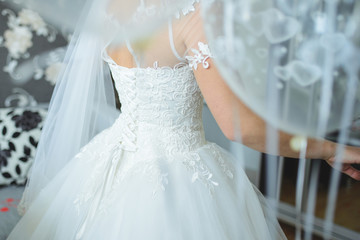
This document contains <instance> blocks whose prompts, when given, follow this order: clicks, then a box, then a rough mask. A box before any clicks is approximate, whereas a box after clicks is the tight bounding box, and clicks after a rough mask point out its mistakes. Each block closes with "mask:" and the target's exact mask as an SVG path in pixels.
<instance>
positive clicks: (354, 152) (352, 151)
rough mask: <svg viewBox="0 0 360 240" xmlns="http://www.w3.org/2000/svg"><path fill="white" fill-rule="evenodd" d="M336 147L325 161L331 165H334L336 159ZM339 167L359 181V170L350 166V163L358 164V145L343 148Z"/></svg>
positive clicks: (359, 149)
mask: <svg viewBox="0 0 360 240" xmlns="http://www.w3.org/2000/svg"><path fill="white" fill-rule="evenodd" d="M335 152H336V148H335V150H334V154H333V155H332V156H330V157H329V158H328V159H325V161H326V162H327V163H328V164H329V165H330V166H332V167H335V165H336V164H335V160H336V157H337V156H336V155H335ZM341 162H342V165H341V168H340V169H337V168H336V169H337V170H339V171H341V172H343V173H345V174H346V175H348V176H350V177H351V178H353V179H355V180H357V181H360V170H357V169H356V168H354V167H353V166H352V164H360V148H358V147H350V146H346V147H345V149H344V154H343V156H341Z"/></svg>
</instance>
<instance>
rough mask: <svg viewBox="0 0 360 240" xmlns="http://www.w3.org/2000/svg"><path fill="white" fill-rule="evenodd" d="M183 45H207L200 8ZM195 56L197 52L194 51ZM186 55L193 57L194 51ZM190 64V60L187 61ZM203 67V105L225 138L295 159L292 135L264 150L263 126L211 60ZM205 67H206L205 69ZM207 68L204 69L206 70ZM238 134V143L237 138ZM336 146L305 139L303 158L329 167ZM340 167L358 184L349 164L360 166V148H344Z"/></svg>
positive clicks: (188, 25)
mask: <svg viewBox="0 0 360 240" xmlns="http://www.w3.org/2000/svg"><path fill="white" fill-rule="evenodd" d="M184 25H185V27H184V28H183V31H182V37H181V38H182V42H183V44H184V45H185V47H186V48H187V49H196V50H199V47H200V46H199V45H198V43H199V42H202V43H206V42H207V40H206V37H205V33H204V31H203V25H202V18H201V15H200V11H199V7H197V10H196V11H195V12H194V13H193V14H192V16H190V17H189V19H188V20H187V22H185V24H184ZM195 52H196V51H195ZM188 53H189V54H190V55H191V54H193V55H194V54H195V53H194V52H193V51H191V50H190V51H188ZM188 60H190V62H191V56H190V59H189V58H188ZM203 60H205V63H206V64H205V65H203V64H202V63H203V62H201V63H199V62H198V63H199V64H197V65H196V66H197V69H196V70H195V69H194V74H195V77H196V80H197V82H198V85H199V87H200V89H201V92H202V94H203V96H204V98H205V100H206V103H207V105H208V107H209V109H210V111H211V113H212V114H213V116H214V118H215V120H216V122H217V123H218V125H219V127H220V129H221V130H222V132H223V133H224V135H225V136H226V137H227V138H229V139H230V140H239V141H241V142H242V143H243V144H244V145H246V146H248V147H250V148H253V149H255V150H257V151H260V152H264V153H269V154H276V155H281V156H285V157H293V158H298V157H299V152H297V151H295V150H293V148H291V146H290V142H291V139H292V138H293V137H294V136H293V135H291V134H288V133H285V132H283V131H278V136H279V137H278V141H279V142H278V146H279V148H278V149H273V150H269V149H267V148H266V123H265V121H264V120H263V119H262V118H260V117H259V116H257V115H256V114H255V113H254V112H252V111H251V110H250V109H249V108H248V107H247V106H246V105H245V104H244V103H243V102H242V101H241V100H240V99H239V98H238V97H237V96H236V95H235V94H234V93H233V92H232V91H231V89H230V88H229V87H228V86H227V84H226V83H225V82H224V81H223V79H222V77H221V75H220V74H219V72H218V70H217V69H216V67H215V63H214V62H213V61H212V59H211V58H206V59H203ZM207 64H208V66H207ZM206 67H207V68H206ZM239 132H240V135H239V136H240V139H237V137H238V136H237V135H236V134H238V133H239ZM337 147H338V145H337V144H336V143H334V142H331V141H327V140H323V139H308V142H307V151H306V152H307V153H306V158H314V159H323V160H326V161H327V162H328V163H329V164H330V165H333V163H334V160H335V154H336V149H337ZM342 161H343V163H344V164H343V166H342V169H340V170H341V171H342V172H344V173H345V174H347V175H349V176H351V177H352V178H354V179H357V180H360V171H359V170H356V169H355V168H353V167H352V166H351V164H355V163H356V164H360V148H356V147H346V148H345V152H344V154H343V159H342Z"/></svg>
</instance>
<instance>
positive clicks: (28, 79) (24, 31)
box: [0, 2, 68, 108]
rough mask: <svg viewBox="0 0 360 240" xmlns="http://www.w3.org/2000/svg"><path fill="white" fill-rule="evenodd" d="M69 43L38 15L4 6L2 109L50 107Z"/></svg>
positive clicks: (0, 14)
mask: <svg viewBox="0 0 360 240" xmlns="http://www.w3.org/2000/svg"><path fill="white" fill-rule="evenodd" d="M67 39H68V34H64V33H62V32H61V30H60V29H55V28H54V27H53V26H50V25H48V24H47V23H46V22H45V21H44V20H43V19H42V18H41V17H40V16H39V15H37V13H35V12H32V11H26V10H25V11H24V9H23V8H20V7H19V8H18V9H14V8H13V7H11V8H10V7H9V6H7V5H6V4H5V3H3V2H0V108H1V107H6V106H9V104H10V105H11V106H21V105H23V106H25V105H37V104H41V103H48V101H49V100H50V97H51V93H52V91H53V88H54V79H55V78H56V73H57V72H58V71H59V69H60V66H61V65H60V63H61V60H62V58H63V54H64V49H65V46H66V45H67V43H68V42H67ZM59 47H62V48H61V49H59ZM16 53H17V54H16ZM16 55H17V56H16ZM9 64H10V65H9ZM11 65H16V67H15V68H13V71H11V70H10V71H9V66H11ZM10 68H11V67H10ZM16 92H17V93H16ZM19 99H22V101H19ZM6 103H7V104H6Z"/></svg>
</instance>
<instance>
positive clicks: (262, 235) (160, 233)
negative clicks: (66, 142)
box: [8, 128, 286, 240]
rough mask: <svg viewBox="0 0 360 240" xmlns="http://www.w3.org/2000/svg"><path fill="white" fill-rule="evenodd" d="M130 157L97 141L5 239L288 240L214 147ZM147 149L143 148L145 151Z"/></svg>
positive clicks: (107, 135)
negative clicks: (169, 153)
mask: <svg viewBox="0 0 360 240" xmlns="http://www.w3.org/2000/svg"><path fill="white" fill-rule="evenodd" d="M155 145H156V143H154V142H153V146H150V145H149V146H148V147H147V150H144V151H143V150H141V149H140V150H138V151H129V150H127V149H126V148H124V147H121V144H120V143H119V142H118V141H117V140H116V136H115V133H114V129H111V128H109V129H107V130H104V131H103V132H101V133H100V134H98V135H97V136H96V137H95V138H94V139H93V140H92V141H91V142H90V143H88V144H87V145H86V146H85V147H83V148H82V150H81V151H80V152H79V153H78V154H77V155H76V156H75V157H74V158H73V159H72V160H71V161H70V162H69V163H68V164H67V165H66V166H65V167H64V169H62V170H61V171H60V173H59V174H58V175H57V176H56V177H55V178H54V179H53V180H52V181H51V182H49V184H48V185H47V187H46V188H44V189H43V190H42V191H41V193H40V194H39V196H38V197H37V198H36V200H35V201H34V202H33V203H32V204H31V206H30V208H29V209H28V210H27V212H26V214H25V215H24V216H23V217H22V219H21V220H20V222H19V223H18V224H17V225H16V227H15V228H14V229H13V231H12V233H11V234H10V236H9V238H8V239H9V240H24V239H27V240H72V239H84V240H85V239H86V240H88V239H94V240H99V239H106V240H115V239H116V240H140V239H141V240H144V239H148V240H162V239H164V240H165V239H166V240H192V239H194V240H195V239H196V240H202V239H204V240H205V239H206V240H211V239H214V240H225V239H226V240H228V239H229V240H238V239H245V240H252V239H259V240H266V239H276V240H278V239H286V237H285V235H284V234H283V232H282V230H281V228H280V226H279V224H278V222H277V220H276V217H275V216H274V215H273V213H272V212H271V209H270V208H269V207H267V205H266V201H265V200H264V198H263V196H262V195H261V193H259V192H258V190H257V189H256V188H255V187H254V186H253V185H252V184H251V183H250V181H249V180H248V178H247V177H246V175H245V173H244V171H243V170H242V169H240V168H238V169H236V168H235V164H234V163H235V162H234V161H235V160H234V159H233V158H232V156H231V155H230V154H229V153H227V152H226V151H225V150H223V149H222V148H220V147H219V146H217V145H216V144H213V143H209V142H205V143H204V144H203V145H202V146H201V147H198V148H196V149H195V150H193V151H188V152H178V153H176V152H175V153H172V154H171V156H170V155H168V154H166V153H165V152H164V151H161V149H159V148H156V147H155ZM144 149H146V147H144Z"/></svg>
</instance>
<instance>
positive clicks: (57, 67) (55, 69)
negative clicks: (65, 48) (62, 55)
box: [45, 62, 63, 85]
mask: <svg viewBox="0 0 360 240" xmlns="http://www.w3.org/2000/svg"><path fill="white" fill-rule="evenodd" d="M62 67H63V64H62V63H60V62H57V63H54V64H52V65H50V66H48V67H47V69H46V70H45V79H46V81H48V82H49V83H50V84H51V85H55V83H56V80H57V77H58V76H59V73H60V71H61V68H62Z"/></svg>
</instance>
